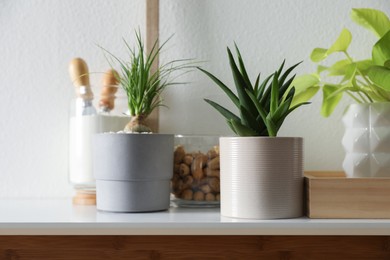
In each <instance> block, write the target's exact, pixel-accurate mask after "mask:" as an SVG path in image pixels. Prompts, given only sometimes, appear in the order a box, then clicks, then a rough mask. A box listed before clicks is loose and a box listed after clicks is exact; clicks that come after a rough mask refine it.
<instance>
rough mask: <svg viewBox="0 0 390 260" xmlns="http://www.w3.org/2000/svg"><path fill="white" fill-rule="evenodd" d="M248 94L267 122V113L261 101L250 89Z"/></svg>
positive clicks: (263, 119)
mask: <svg viewBox="0 0 390 260" xmlns="http://www.w3.org/2000/svg"><path fill="white" fill-rule="evenodd" d="M247 93H248V96H249V97H250V98H251V100H252V102H253V104H255V106H256V109H257V112H258V114H259V115H260V117H261V119H262V121H263V122H264V123H265V119H266V117H267V113H266V112H265V110H264V109H263V107H262V106H261V104H260V102H259V101H258V100H257V99H256V97H255V95H254V94H253V93H251V92H249V91H247Z"/></svg>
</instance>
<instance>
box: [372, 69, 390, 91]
mask: <svg viewBox="0 0 390 260" xmlns="http://www.w3.org/2000/svg"><path fill="white" fill-rule="evenodd" d="M368 76H369V77H370V79H371V80H372V82H374V83H375V84H376V85H377V86H378V87H380V88H382V89H384V90H386V91H390V68H387V67H383V66H373V67H371V69H370V70H369V71H368Z"/></svg>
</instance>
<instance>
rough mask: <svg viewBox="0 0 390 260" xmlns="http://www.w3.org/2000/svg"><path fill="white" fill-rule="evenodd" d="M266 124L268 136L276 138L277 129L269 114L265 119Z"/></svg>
mask: <svg viewBox="0 0 390 260" xmlns="http://www.w3.org/2000/svg"><path fill="white" fill-rule="evenodd" d="M266 124H267V130H268V134H269V136H276V135H277V133H278V127H277V126H276V124H275V123H274V122H273V121H272V118H271V117H270V114H269V115H268V116H267V118H266Z"/></svg>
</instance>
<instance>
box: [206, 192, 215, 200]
mask: <svg viewBox="0 0 390 260" xmlns="http://www.w3.org/2000/svg"><path fill="white" fill-rule="evenodd" d="M205 200H206V201H214V200H215V195H214V194H212V193H207V194H206V196H205Z"/></svg>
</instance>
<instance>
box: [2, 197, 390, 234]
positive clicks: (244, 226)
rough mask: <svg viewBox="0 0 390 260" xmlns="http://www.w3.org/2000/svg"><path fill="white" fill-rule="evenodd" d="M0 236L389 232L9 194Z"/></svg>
mask: <svg viewBox="0 0 390 260" xmlns="http://www.w3.org/2000/svg"><path fill="white" fill-rule="evenodd" d="M0 235H390V220H369V219H363V220H359V219H354V220H348V219H345V220H340V219H308V218H305V217H303V218H296V219H283V220H246V219H233V218H227V217H222V216H221V215H220V213H219V209H218V208H212V209H205V208H203V209H200V208H170V209H169V210H167V211H163V212H154V213H126V214H123V213H108V212H100V211H97V210H96V207H94V206H73V205H72V202H71V200H70V199H61V200H47V199H42V200H37V199H35V200H32V199H31V200H20V199H14V200H0Z"/></svg>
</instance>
